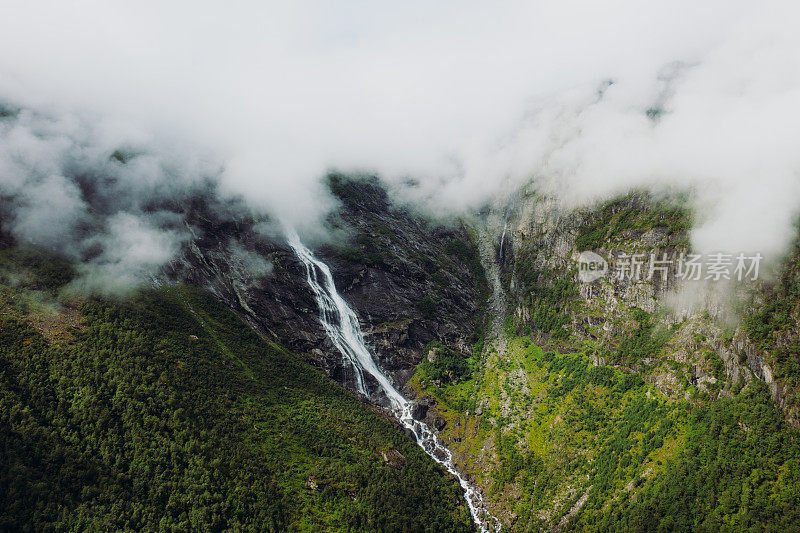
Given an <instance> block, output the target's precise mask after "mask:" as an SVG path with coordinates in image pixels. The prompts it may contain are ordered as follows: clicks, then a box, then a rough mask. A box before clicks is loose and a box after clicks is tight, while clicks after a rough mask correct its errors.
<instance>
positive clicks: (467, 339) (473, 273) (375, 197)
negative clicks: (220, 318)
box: [169, 176, 486, 385]
mask: <svg viewBox="0 0 800 533" xmlns="http://www.w3.org/2000/svg"><path fill="white" fill-rule="evenodd" d="M330 183H331V189H332V191H333V192H334V194H335V195H336V196H337V198H338V199H339V201H340V208H339V209H338V210H337V211H336V212H335V213H333V214H332V215H331V217H330V219H329V223H330V226H331V231H332V232H333V233H335V234H336V235H338V236H339V239H338V242H337V243H336V244H335V245H330V244H329V245H327V246H324V247H322V248H321V249H319V250H316V253H317V255H318V256H319V257H320V258H321V259H323V260H324V261H325V262H326V263H327V264H328V265H329V266H330V267H331V270H332V273H333V275H334V279H335V282H336V285H337V287H338V289H339V291H340V293H341V294H342V295H343V296H344V298H345V299H346V300H347V301H348V303H349V304H350V305H351V306H352V307H353V308H354V309H356V311H357V312H358V314H359V317H360V319H361V321H362V328H363V330H364V333H365V337H366V339H367V342H368V344H369V345H370V346H371V347H372V348H373V350H374V353H375V354H376V356H377V359H378V361H379V363H380V364H381V366H382V367H383V368H384V369H385V370H387V371H388V372H389V374H390V375H392V376H393V378H394V379H395V380H396V382H398V383H399V384H400V385H402V384H404V383H405V382H406V381H407V380H408V379H409V378H410V377H411V375H412V374H413V371H414V366H415V365H416V364H417V363H419V361H420V360H421V359H422V357H423V353H424V348H425V346H426V345H427V344H428V343H430V342H431V341H434V340H438V341H442V342H445V343H447V345H448V346H451V347H452V348H453V349H455V350H457V351H459V352H460V353H461V354H462V356H463V357H468V356H469V355H470V354H471V350H472V343H474V342H475V341H476V339H477V337H478V335H479V333H480V330H481V327H482V320H483V313H482V299H483V298H484V297H485V292H486V289H485V278H484V275H483V271H482V269H481V266H480V262H479V259H478V256H477V251H476V249H475V246H474V244H473V242H472V239H471V237H470V235H469V234H468V232H467V230H466V228H465V227H464V226H462V225H460V224H457V223H454V224H449V225H447V224H443V223H441V222H435V221H431V220H429V219H426V218H425V217H423V216H421V215H418V214H414V213H412V212H411V211H409V210H407V209H403V208H400V207H397V206H394V205H393V204H392V202H391V201H390V199H389V197H388V196H387V193H386V191H385V189H384V188H383V187H382V185H381V184H380V183H379V182H378V181H377V180H374V179H355V180H351V179H346V178H343V177H339V176H333V177H331V182H330ZM243 213H246V211H244V210H240V209H237V208H236V206H234V207H232V208H230V209H220V208H219V206H215V207H214V208H213V209H212V208H210V207H209V205H208V204H207V203H206V202H205V201H203V200H202V199H200V200H197V201H195V202H194V203H193V204H191V205H189V206H187V208H186V213H185V218H186V225H187V227H188V228H189V229H190V230H191V232H192V235H193V239H192V240H191V241H190V242H189V244H188V245H187V247H186V249H185V251H184V254H183V256H182V259H181V260H180V261H178V262H176V263H175V264H174V265H173V267H172V268H171V270H170V272H169V277H170V278H172V279H187V280H189V281H191V282H193V283H195V284H198V285H200V286H203V287H206V288H208V289H209V290H211V291H212V292H213V293H214V294H215V295H217V297H218V298H220V299H221V300H223V301H224V302H225V303H226V304H227V305H228V306H229V307H231V308H232V309H234V310H236V311H237V312H238V313H239V314H240V315H241V316H243V317H244V318H245V319H246V320H247V321H248V322H249V323H250V324H251V325H252V326H253V327H254V328H256V329H257V330H259V331H261V332H262V333H264V334H267V335H274V336H275V338H277V339H280V340H281V342H282V343H284V344H285V345H287V346H289V347H291V349H292V350H293V351H296V352H298V353H305V354H308V356H309V357H310V358H311V359H312V360H313V362H314V363H315V364H316V365H318V366H320V367H322V368H324V369H325V371H326V372H327V373H328V374H330V375H331V376H332V377H334V378H335V379H336V380H338V381H340V382H341V383H344V384H346V385H347V384H351V383H349V381H350V379H351V376H348V375H347V372H346V369H345V368H344V367H343V365H342V360H341V354H339V353H338V351H337V350H336V349H335V347H333V346H332V344H331V343H330V341H329V340H328V339H327V337H326V336H325V334H324V332H323V330H322V328H321V327H320V324H319V319H318V309H317V305H316V302H315V300H314V298H313V295H312V294H311V292H310V290H309V288H308V286H307V283H306V278H305V269H304V267H303V266H302V264H300V263H299V262H298V261H297V259H296V257H295V256H294V254H293V252H292V251H291V249H290V248H289V247H288V246H287V245H286V244H285V242H284V241H283V238H282V236H281V235H280V234H279V233H276V232H275V231H274V230H269V229H268V230H267V231H264V228H265V227H267V228H268V227H269V226H268V223H266V225H265V222H264V221H257V220H255V219H253V218H252V217H250V216H248V215H246V214H243ZM342 235H344V237H343V238H342V237H341V236H342Z"/></svg>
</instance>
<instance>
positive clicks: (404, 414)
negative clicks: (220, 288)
mask: <svg viewBox="0 0 800 533" xmlns="http://www.w3.org/2000/svg"><path fill="white" fill-rule="evenodd" d="M287 242H288V243H289V246H291V247H292V249H293V250H294V252H295V254H296V255H297V257H298V258H299V259H300V261H301V262H302V263H303V265H305V268H306V279H307V281H308V285H309V286H310V287H311V290H312V291H313V292H314V296H315V297H316V300H317V304H318V305H319V319H320V322H321V323H322V327H323V328H324V329H325V333H326V334H327V335H328V337H329V338H330V339H331V341H332V342H333V344H334V345H335V346H336V348H337V349H338V350H339V351H340V352H341V353H342V356H343V357H344V360H345V362H346V364H347V365H348V366H349V367H351V369H352V370H353V373H354V375H355V385H356V388H357V389H358V391H359V392H360V393H362V394H364V395H365V396H367V397H370V391H369V387H368V384H367V382H366V380H365V374H369V375H370V376H372V377H373V378H374V379H375V381H377V383H378V385H379V386H380V388H381V390H382V391H383V393H384V394H385V395H386V398H387V399H388V400H389V403H390V405H391V409H392V411H393V412H394V414H395V416H396V417H397V418H398V419H399V420H400V422H401V423H402V424H403V426H405V427H406V428H408V429H410V430H411V431H412V432H413V434H414V437H415V438H416V441H417V444H419V446H420V447H421V448H422V449H423V450H425V452H426V453H427V454H428V455H430V456H431V457H432V458H433V460H434V461H436V462H437V463H439V464H440V465H442V466H443V467H444V468H446V469H447V471H448V472H450V473H451V474H453V475H454V476H456V478H458V482H459V484H460V485H461V488H462V489H464V498H465V499H466V501H467V506H468V507H469V510H470V513H471V514H472V518H473V520H474V521H475V524H476V525H477V526H478V527H479V528H480V530H481V531H482V532H487V531H489V530H490V529H489V528H491V530H494V531H497V530H499V529H500V522H499V520H497V518H495V517H494V516H492V515H491V514H490V513H489V512H488V511H487V510H486V508H485V506H484V504H483V499H482V498H481V495H480V494H479V493H478V492H477V491H476V490H475V489H474V488H472V487H471V486H470V485H469V483H467V481H466V480H465V479H464V478H463V477H462V476H461V474H459V473H458V471H457V470H456V468H455V464H454V462H453V454H452V453H451V452H450V450H448V449H447V448H446V447H445V446H444V445H443V444H442V443H441V442H439V439H438V437H437V436H436V434H435V433H434V432H433V431H432V430H431V429H430V428H429V427H428V425H427V424H425V423H424V422H421V421H419V420H415V419H414V417H413V416H412V415H411V407H412V403H411V402H410V401H408V400H406V399H405V398H404V397H403V395H402V394H400V391H398V390H397V389H396V388H395V387H394V385H392V383H391V381H389V378H388V377H387V376H386V375H385V374H384V373H383V372H382V371H381V370H380V369H379V368H378V366H377V365H376V364H375V360H374V359H373V358H372V354H371V353H370V351H369V349H368V348H367V346H366V343H365V342H364V335H363V334H362V332H361V325H360V323H359V321H358V316H357V315H356V313H355V312H354V311H353V309H352V308H350V306H349V305H347V302H345V301H344V298H342V297H341V295H339V292H338V291H337V290H336V286H335V285H334V283H333V276H331V271H330V269H329V268H328V266H327V265H326V264H325V263H323V262H321V261H320V260H318V259H317V258H316V257H314V254H313V253H311V250H309V249H308V248H306V247H305V246H304V245H303V243H302V242H301V241H300V238H299V237H298V235H297V233H295V232H294V231H288V232H287Z"/></svg>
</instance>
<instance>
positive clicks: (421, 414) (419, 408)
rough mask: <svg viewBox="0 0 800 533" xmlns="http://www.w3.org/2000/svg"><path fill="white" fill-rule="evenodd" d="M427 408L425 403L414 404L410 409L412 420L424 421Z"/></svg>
mask: <svg viewBox="0 0 800 533" xmlns="http://www.w3.org/2000/svg"><path fill="white" fill-rule="evenodd" d="M429 407H430V406H429V405H428V404H427V403H415V404H414V406H413V407H412V408H411V416H412V417H414V420H425V417H426V416H427V415H428V408H429Z"/></svg>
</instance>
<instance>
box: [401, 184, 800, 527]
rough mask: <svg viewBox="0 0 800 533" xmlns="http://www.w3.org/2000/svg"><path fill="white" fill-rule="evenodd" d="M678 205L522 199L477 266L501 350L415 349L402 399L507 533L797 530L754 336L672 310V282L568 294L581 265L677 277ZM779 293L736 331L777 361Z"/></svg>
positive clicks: (774, 393) (578, 285) (792, 442)
mask: <svg viewBox="0 0 800 533" xmlns="http://www.w3.org/2000/svg"><path fill="white" fill-rule="evenodd" d="M684 205H685V204H684V203H683V202H682V199H681V198H680V197H674V196H673V197H656V196H653V195H651V194H649V193H645V192H633V193H631V194H629V195H625V196H622V197H619V198H616V199H611V200H609V201H607V202H604V203H602V204H600V205H598V206H596V207H594V208H587V209H579V210H571V209H565V208H564V207H562V206H561V205H560V203H559V202H558V201H556V200H554V199H548V198H546V197H543V196H541V195H538V194H529V195H527V196H524V197H523V198H522V199H521V200H520V202H519V203H518V204H517V206H516V211H515V212H513V213H510V214H509V221H508V227H509V233H510V235H507V236H506V237H505V243H504V244H500V243H499V242H497V243H496V245H497V246H498V248H500V250H498V251H497V253H491V252H493V251H492V250H490V251H489V252H490V253H484V254H483V258H484V261H485V262H496V263H497V265H496V266H495V268H500V270H501V272H502V273H503V274H502V278H501V281H502V284H501V285H502V286H501V287H500V290H503V291H504V292H505V293H506V299H507V300H509V301H510V302H512V308H511V310H510V312H509V314H508V315H507V316H506V317H503V318H505V328H504V331H503V333H502V335H501V338H500V339H497V340H493V341H492V342H490V343H488V344H487V346H486V349H485V350H483V351H482V352H477V353H476V354H475V355H474V356H473V357H472V358H470V359H469V360H465V361H463V360H462V361H458V360H455V359H454V354H453V352H451V351H449V350H448V349H447V347H446V346H443V345H438V346H431V350H430V353H429V357H428V358H427V360H426V361H423V363H422V364H420V365H419V367H418V371H417V374H416V375H415V377H414V379H413V380H412V383H413V384H414V386H415V387H417V389H418V391H419V393H420V394H421V395H422V396H424V397H428V398H429V400H428V402H429V403H431V404H433V405H432V407H431V408H430V409H428V412H427V416H428V418H429V419H430V420H431V421H434V420H440V423H439V424H438V425H437V426H436V427H438V428H439V429H440V435H441V436H442V437H443V438H444V439H445V442H447V443H448V445H449V446H450V447H451V449H452V450H454V452H455V455H456V459H457V463H458V464H459V466H460V468H461V469H462V470H464V471H466V472H468V473H469V474H470V475H472V476H473V480H474V482H475V483H477V484H478V485H479V486H482V487H484V489H485V490H486V492H487V495H488V499H489V501H490V502H492V503H493V504H494V507H492V509H493V511H494V512H495V514H496V515H498V516H499V517H501V519H502V520H503V522H504V524H505V525H506V527H507V528H509V529H510V530H512V531H536V530H563V529H571V528H574V529H580V530H599V531H609V530H620V529H622V530H634V531H636V530H641V531H651V530H664V531H676V530H678V531H695V530H709V531H717V530H747V529H751V528H754V529H758V530H782V529H786V528H792V527H797V524H800V515H798V514H797V513H796V511H795V510H794V509H795V507H794V503H793V502H796V501H797V500H798V498H799V497H800V493H798V489H797V485H796V481H795V480H796V478H797V474H798V473H799V472H800V441H798V433H797V430H795V429H794V428H793V427H791V425H792V424H793V423H794V420H795V415H794V411H793V410H792V408H791V401H790V400H788V399H787V396H786V394H785V392H786V387H785V386H783V385H782V384H779V383H777V382H776V381H775V379H774V378H773V377H772V375H773V372H772V370H771V368H770V366H769V364H768V362H769V361H770V360H772V359H771V358H772V357H774V356H773V355H772V354H770V353H766V352H763V351H761V350H759V349H758V348H757V347H756V346H755V345H754V344H753V342H752V341H751V340H749V339H748V338H747V334H746V331H745V329H750V330H753V329H754V328H753V326H752V325H750V326H746V327H745V328H743V327H741V326H740V327H739V328H733V327H731V326H729V325H727V324H728V322H726V321H725V318H726V317H724V316H723V314H722V312H721V311H722V310H723V308H722V307H721V306H719V305H716V306H715V305H708V304H707V303H703V302H700V305H696V306H693V307H682V306H681V304H680V301H679V300H678V299H677V298H676V297H675V295H677V294H679V291H681V290H682V286H681V283H680V280H679V279H677V278H676V277H675V275H674V274H675V272H674V271H671V272H669V274H668V275H667V276H665V278H666V279H660V277H658V276H654V278H653V279H647V277H646V275H645V276H642V278H641V279H632V278H626V277H618V276H616V275H614V273H613V272H612V273H611V274H609V275H607V276H605V277H602V278H599V279H596V280H594V281H591V282H583V281H581V280H580V279H579V276H578V270H577V263H576V260H577V258H578V256H579V253H580V252H581V251H582V250H587V249H589V250H594V251H595V252H598V253H600V254H601V255H602V256H604V257H606V258H608V259H609V260H610V261H611V262H612V263H613V262H615V261H617V260H620V259H621V258H624V257H625V256H624V255H623V254H633V253H641V254H643V256H645V257H647V258H649V257H650V254H655V256H656V257H657V258H666V259H668V260H671V261H673V263H677V260H678V259H679V257H680V254H681V253H686V252H687V251H688V239H687V234H686V232H687V230H688V228H690V226H691V214H690V213H689V212H688V210H687V209H686V208H685V207H684ZM495 229H497V228H495ZM499 237H500V235H499V234H498V241H499ZM490 268H492V267H491V265H490V266H487V270H489V269H490ZM643 268H644V269H645V273H646V265H645V266H644V267H643ZM790 268H791V267H790ZM791 279H793V278H791V275H789V274H787V275H785V276H784V280H788V281H783V282H782V284H783V285H781V286H779V287H777V288H775V289H772V291H773V294H775V293H777V294H780V295H783V296H782V298H781V299H779V300H778V302H779V303H777V304H776V303H769V301H768V300H767V302H768V303H767V304H766V306H765V307H759V304H758V302H761V301H765V300H764V299H763V297H762V298H760V299H757V301H756V306H755V309H764V308H766V311H761V312H760V311H751V312H753V313H754V314H752V315H751V316H752V317H754V318H751V319H749V320H746V321H745V324H754V323H755V324H756V325H758V324H765V325H764V326H763V328H762V329H761V330H763V331H765V335H764V338H766V339H768V340H767V341H766V342H768V343H770V342H771V343H773V344H776V345H777V343H781V342H782V343H783V344H782V345H783V346H785V347H787V350H784V351H783V352H779V353H784V354H786V353H788V352H790V351H791V348H790V347H791V346H792V343H791V341H790V339H791V338H792V337H791V335H792V333H791V332H792V331H793V330H792V328H791V326H790V323H791V318H790V317H791V316H793V315H792V313H794V312H795V304H794V303H791V302H794V300H792V298H793V296H792V295H793V294H794V293H793V292H792V289H791V287H792V286H793V285H791V282H790V280H791ZM676 302H677V303H676ZM783 302H786V303H783ZM761 305H763V304H761ZM761 330H758V329H757V331H761ZM785 339H789V340H785ZM789 359H791V358H789ZM784 368H787V369H788V368H791V367H789V366H784ZM786 372H788V373H789V379H790V377H791V373H790V371H789V370H787V371H786ZM782 379H786V378H782ZM787 381H788V379H787ZM765 382H766V384H765ZM789 382H790V381H789ZM775 402H777V405H776V403H775ZM787 406H789V408H788V409H787V408H786V407H787ZM778 407H784V412H783V413H782V412H781V411H780V409H779V408H778ZM787 421H788V423H787Z"/></svg>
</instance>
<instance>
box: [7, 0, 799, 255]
mask: <svg viewBox="0 0 800 533" xmlns="http://www.w3.org/2000/svg"><path fill="white" fill-rule="evenodd" d="M2 15H3V19H4V20H6V21H8V23H7V27H6V28H4V31H3V33H2V34H0V98H5V99H7V100H8V101H9V102H11V103H14V104H18V105H20V106H22V107H23V108H26V109H36V110H37V113H41V114H44V115H48V116H50V117H56V118H54V120H52V121H51V122H49V123H47V122H37V120H36V119H35V117H33V115H30V116H29V115H25V113H27V112H23V116H22V118H20V119H19V120H18V122H19V124H17V125H16V126H12V127H11V128H12V129H11V130H9V131H5V130H4V132H3V143H4V145H5V146H2V147H0V186H2V188H3V194H4V195H8V194H12V195H14V196H15V198H16V199H17V200H18V204H17V207H15V212H14V213H15V231H16V232H17V234H18V235H21V236H25V237H26V238H30V239H32V240H33V239H38V240H40V241H42V242H47V241H48V239H49V241H50V242H51V244H53V245H58V242H60V239H58V238H56V235H58V234H59V233H60V232H71V233H72V234H75V235H78V236H80V235H82V234H83V233H84V232H86V231H89V229H92V228H94V227H95V226H93V225H97V224H100V225H101V226H102V224H104V223H100V222H98V220H97V216H96V215H97V210H98V209H100V210H104V212H105V213H106V214H107V215H108V216H113V214H114V213H120V212H124V213H128V214H130V215H132V216H136V217H141V216H143V213H144V210H143V209H142V208H141V205H142V202H141V201H139V199H140V198H143V197H148V198H155V197H161V198H168V197H169V195H170V194H173V195H174V194H176V192H175V189H176V187H178V188H180V187H184V186H185V183H186V182H187V180H188V181H191V180H196V179H202V178H201V177H203V176H205V177H208V176H211V177H213V179H219V180H220V183H221V185H220V186H221V191H222V192H223V193H226V194H240V195H242V196H243V197H244V198H246V199H247V201H248V203H249V205H250V207H251V208H253V209H255V210H256V211H260V212H266V213H269V214H270V215H272V216H273V218H274V219H277V220H286V221H288V222H289V223H290V224H293V225H296V226H305V227H314V226H315V225H318V222H319V220H320V219H321V218H322V217H324V216H325V214H326V213H327V211H328V210H329V209H330V208H331V207H332V206H333V205H335V203H334V202H333V200H332V199H331V198H330V197H329V195H328V194H327V192H326V191H325V190H324V187H323V185H322V183H321V180H320V178H321V176H322V175H323V174H324V173H325V172H326V171H327V170H328V169H331V168H336V169H339V170H342V171H351V170H354V171H367V172H377V173H380V174H381V175H382V176H383V177H384V178H386V179H387V180H389V181H390V182H391V183H393V184H394V185H395V186H396V187H397V188H398V189H401V190H402V189H404V188H405V189H406V190H405V193H404V194H405V195H406V196H408V197H410V196H413V197H414V198H416V199H417V201H419V202H421V203H427V204H428V205H429V206H435V209H436V210H437V211H438V212H440V213H458V212H462V211H463V210H466V209H474V208H475V207H477V206H480V205H481V204H482V203H484V202H486V201H487V199H489V198H491V197H493V196H495V195H497V194H498V191H511V190H513V189H515V188H516V187H519V186H520V185H522V184H525V183H528V182H529V181H531V180H533V181H535V183H536V184H537V186H540V187H543V188H548V189H550V190H552V191H555V192H558V193H559V194H560V196H562V197H564V198H565V199H566V200H567V201H569V202H573V203H576V204H577V203H585V202H589V201H592V200H594V199H596V198H598V197H602V196H605V195H608V194H612V193H614V192H618V191H621V190H624V189H625V188H629V187H635V186H648V185H652V186H656V187H679V188H685V189H690V190H692V191H693V193H694V194H693V200H694V202H695V207H696V208H697V209H698V213H699V215H700V221H701V225H700V226H699V227H698V228H697V229H696V230H695V232H694V235H693V240H694V244H695V246H696V247H697V248H698V249H700V250H702V251H716V250H731V251H736V252H738V251H743V252H751V251H761V252H762V253H765V254H777V253H779V251H780V250H781V249H782V248H783V246H784V245H785V243H786V241H787V239H788V236H789V235H790V233H791V231H792V227H791V221H792V220H793V218H794V216H795V215H796V212H797V207H798V205H797V204H798V202H797V201H796V198H798V197H800V196H798V194H797V193H798V192H799V191H798V190H797V188H798V169H800V164H799V161H798V156H797V154H798V151H797V150H796V148H795V147H794V145H793V144H794V142H796V139H798V138H800V131H799V130H800V123H798V122H797V121H796V119H795V118H794V117H796V116H798V115H800V72H798V70H799V69H798V67H797V66H798V65H800V37H798V33H797V32H796V29H795V28H794V27H793V26H794V21H795V20H797V17H796V15H798V8H797V7H796V6H795V4H794V3H791V2H788V1H767V2H762V3H759V4H758V5H754V4H752V3H748V2H743V1H725V2H723V1H711V2H703V3H698V2H690V1H670V2H666V1H664V2H649V3H646V4H643V3H641V2H634V1H623V0H617V1H613V2H611V3H603V4H598V3H596V2H589V1H577V0H575V1H573V0H569V1H566V2H564V1H555V0H548V1H544V2H536V3H530V2H503V3H502V4H491V5H487V4H485V3H479V2H459V3H451V2H441V3H436V4H434V5H432V4H430V3H427V2H425V3H424V2H416V1H411V2H404V3H401V4H393V5H391V6H387V5H383V4H371V3H362V2H354V3H346V4H333V3H330V2H325V1H310V2H309V1H303V2H292V3H282V2H266V3H264V2H254V1H244V2H237V3H236V4H234V5H230V4H227V5H223V4H217V3H212V2H186V1H178V2H170V3H166V4H165V3H163V2H154V1H144V2H139V3H137V4H136V5H133V4H130V5H129V4H122V3H109V2H100V1H81V2H78V3H77V5H76V4H74V3H64V2H41V1H32V2H27V3H24V4H17V5H14V6H4V7H3V12H2ZM26 121H28V123H26ZM1 123H2V122H0V124H1ZM87 123H89V124H92V127H91V128H88V129H89V131H90V132H91V133H86V132H81V129H86V124H87ZM3 127H4V128H5V127H6V126H3ZM14 128H18V129H17V130H16V131H15V130H14ZM42 129H44V130H45V131H43V132H42V131H41V130H42ZM86 136H89V137H91V138H90V139H86ZM126 144H127V145H128V148H129V150H128V151H130V152H131V153H136V149H137V147H142V146H145V147H147V149H146V150H142V151H141V152H142V153H141V154H140V155H137V156H135V157H131V158H130V161H128V162H127V163H126V164H124V165H122V164H119V162H118V161H115V160H114V158H110V157H109V156H110V154H112V153H113V151H114V150H116V149H118V148H120V147H121V146H125V145H126ZM69 146H71V147H72V148H69ZM80 175H89V176H90V177H89V178H88V179H84V178H81V179H80V180H71V178H70V176H80ZM109 175H110V176H113V179H111V180H109V179H107V178H106V177H107V176H109ZM409 178H413V179H414V180H415V183H416V184H417V185H416V186H415V188H414V189H413V190H408V188H407V187H404V185H403V184H404V183H407V181H408V179H409ZM58 187H61V188H62V189H61V190H63V191H64V194H63V195H59V196H57V195H55V194H54V193H53V192H52V190H53V188H58ZM76 187H77V189H76ZM92 187H94V189H92ZM9 191H11V192H9ZM78 191H80V194H78ZM87 198H90V199H89V200H87ZM120 198H124V199H125V200H124V202H123V204H124V203H125V202H129V199H134V198H135V199H137V200H136V201H135V202H133V204H135V206H136V208H135V209H134V208H131V207H130V206H128V205H120V201H119V199H120ZM87 203H89V204H91V209H90V208H88V207H87ZM35 206H47V207H48V209H47V210H46V211H47V213H45V211H44V210H43V211H41V212H40V214H41V216H40V215H39V214H37V209H36V207H35ZM26 210H27V211H26ZM56 212H58V213H63V214H56ZM148 216H149V215H148ZM108 220H110V219H108ZM143 220H144V222H145V224H144V226H143V227H161V226H160V224H161V223H160V222H158V223H154V222H153V221H152V220H151V219H149V218H146V219H143ZM52 227H57V229H58V231H55V232H51V231H49V228H52ZM87 228H88V229H87ZM95 229H98V230H99V231H101V232H103V231H105V232H108V231H109V230H108V228H104V227H99V228H95ZM170 231H172V230H170ZM175 235H178V234H177V233H176V234H175ZM64 242H71V243H74V242H76V239H74V238H73V239H69V240H66V241H64ZM77 242H79V243H82V242H83V241H82V240H81V239H77ZM84 244H85V243H84ZM84 244H79V245H78V249H76V250H71V252H72V253H76V254H81V253H85V250H81V249H80V247H81V246H84ZM70 246H71V245H70ZM112 263H113V262H112Z"/></svg>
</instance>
